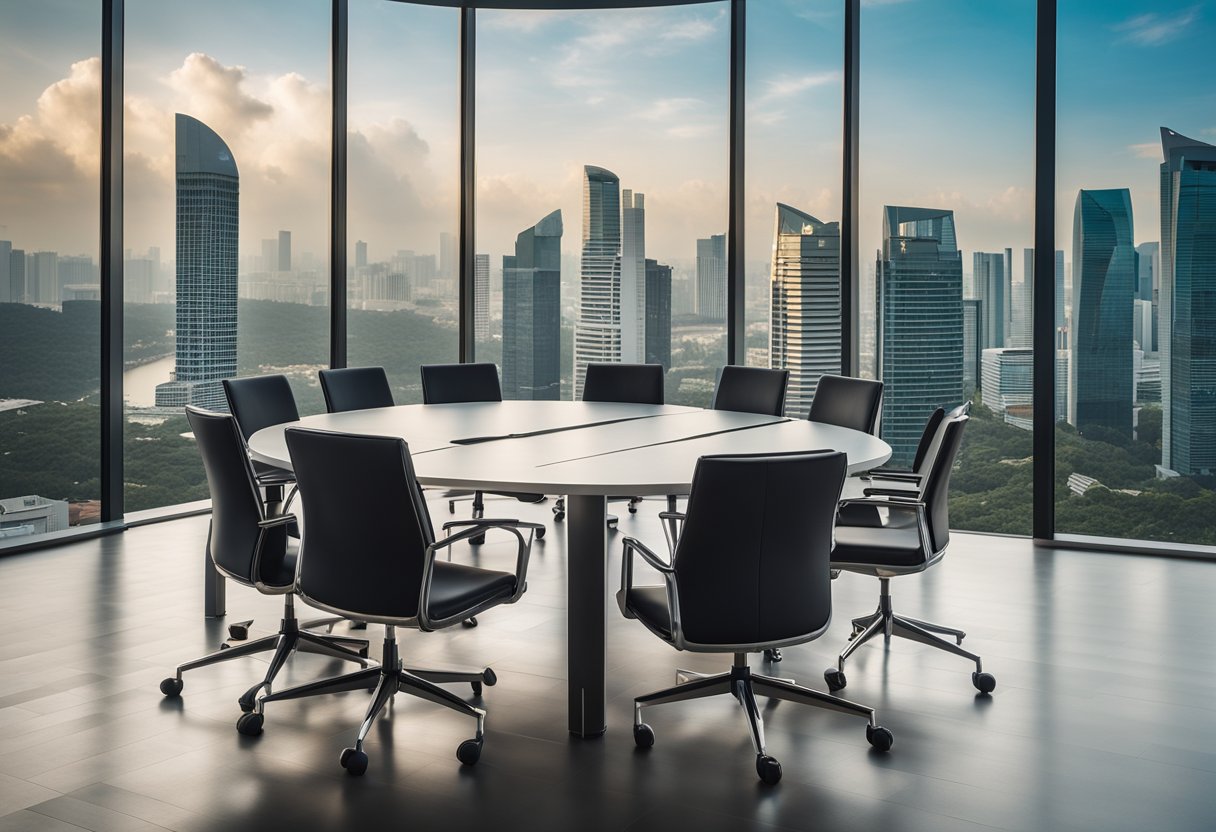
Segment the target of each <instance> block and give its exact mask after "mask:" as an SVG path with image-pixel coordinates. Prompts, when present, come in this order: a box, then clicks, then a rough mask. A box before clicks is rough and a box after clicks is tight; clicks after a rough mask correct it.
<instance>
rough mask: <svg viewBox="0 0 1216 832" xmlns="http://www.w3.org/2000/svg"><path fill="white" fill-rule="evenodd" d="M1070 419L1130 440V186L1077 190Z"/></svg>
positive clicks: (1081, 429)
mask: <svg viewBox="0 0 1216 832" xmlns="http://www.w3.org/2000/svg"><path fill="white" fill-rule="evenodd" d="M1072 235H1073V236H1072V256H1073V272H1072V275H1073V277H1072V325H1071V328H1070V332H1069V345H1070V348H1071V353H1072V372H1071V373H1070V374H1069V376H1070V381H1071V383H1070V385H1069V389H1068V421H1070V422H1071V423H1072V424H1073V425H1074V426H1075V427H1076V428H1077V430H1078V431H1079V432H1080V433H1082V434H1084V433H1085V432H1086V431H1088V430H1092V429H1093V428H1102V429H1106V430H1111V431H1115V432H1117V433H1118V434H1120V435H1122V436H1126V437H1127V438H1129V439H1130V438H1131V435H1132V297H1133V295H1134V285H1135V268H1136V266H1135V257H1136V250H1135V248H1134V246H1133V236H1132V200H1131V193H1130V192H1129V191H1128V189H1127V188H1116V189H1110V190H1094V191H1090V190H1081V191H1079V192H1078V193H1077V202H1076V208H1075V210H1074V212H1073V231H1072Z"/></svg>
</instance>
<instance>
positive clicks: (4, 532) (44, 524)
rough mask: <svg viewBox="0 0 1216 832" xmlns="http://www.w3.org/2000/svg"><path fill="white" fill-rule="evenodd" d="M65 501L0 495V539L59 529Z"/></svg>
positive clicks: (65, 520) (63, 524)
mask: <svg viewBox="0 0 1216 832" xmlns="http://www.w3.org/2000/svg"><path fill="white" fill-rule="evenodd" d="M67 527H68V504H67V502H66V501H64V500H48V499H47V498H46V497H39V496H36V495H31V496H24V497H6V498H0V540H4V539H12V538H17V537H27V536H30V535H36V534H47V533H48V532H58V531H63V530H64V529H66V528H67Z"/></svg>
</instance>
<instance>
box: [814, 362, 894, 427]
mask: <svg viewBox="0 0 1216 832" xmlns="http://www.w3.org/2000/svg"><path fill="white" fill-rule="evenodd" d="M881 410H882V382H881V381H874V380H873V379H868V378H849V377H848V376H833V375H825V376H821V377H820V378H819V383H818V384H817V385H816V386H815V397H814V398H813V399H811V409H810V411H809V412H808V413H807V416H806V418H807V419H809V420H810V421H812V422H822V423H823V424H825V425H839V426H840V427H842V428H852V429H853V430H860V431H864V432H865V433H877V431H878V415H879V412H880V411H881Z"/></svg>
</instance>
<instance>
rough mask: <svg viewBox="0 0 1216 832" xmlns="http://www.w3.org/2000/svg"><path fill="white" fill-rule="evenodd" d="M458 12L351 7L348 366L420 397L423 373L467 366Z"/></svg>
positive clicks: (401, 393)
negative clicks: (461, 297)
mask: <svg viewBox="0 0 1216 832" xmlns="http://www.w3.org/2000/svg"><path fill="white" fill-rule="evenodd" d="M459 38H460V12H459V10H457V9H442V8H435V7H430V6H415V5H411V4H408V3H396V2H388V0H355V2H352V3H351V4H350V65H349V66H350V77H349V89H350V92H349V97H350V101H349V107H348V111H347V118H348V123H349V131H350V132H349V134H348V138H347V142H348V158H349V160H348V173H347V175H348V184H347V194H348V204H347V212H348V213H347V224H348V226H347V228H348V235H349V236H348V244H349V250H348V252H347V257H348V262H347V265H348V269H347V281H348V286H347V298H348V306H349V311H348V318H347V333H348V341H347V361H348V363H349V364H350V366H352V367H359V366H378V367H384V368H385V370H386V371H387V372H388V376H389V381H390V383H391V385H392V387H393V395H394V397H395V398H396V401H397V403H398V404H410V403H416V402H421V401H422V387H421V382H420V379H419V376H418V365H420V364H437V363H448V362H454V361H457V360H458V359H459V354H460V341H459V338H460V334H459V327H458V323H459V321H458V308H457V287H458V281H457V272H458V268H459V267H458V264H457V246H456V238H457V229H458V225H457V223H458V211H459V197H460V159H459V153H460V113H459V97H458V89H457V85H458V82H459V78H460V49H459V47H460V40H459Z"/></svg>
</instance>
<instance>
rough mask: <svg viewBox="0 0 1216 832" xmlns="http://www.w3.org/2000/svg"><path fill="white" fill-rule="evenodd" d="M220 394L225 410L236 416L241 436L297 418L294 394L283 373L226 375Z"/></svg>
mask: <svg viewBox="0 0 1216 832" xmlns="http://www.w3.org/2000/svg"><path fill="white" fill-rule="evenodd" d="M223 384H224V397H225V398H227V399H228V410H229V411H230V412H231V413H232V415H233V416H235V417H236V423H237V426H238V427H240V429H241V436H243V437H245V439H246V441H248V439H249V437H251V436H253V435H254V434H255V433H257V432H258V431H260V430H261V429H262V428H268V427H270V426H271V425H281V424H283V423H285V422H295V421H298V420H299V418H300V411H298V410H296V397H295V395H294V394H293V393H292V392H291V385H290V384H288V383H287V376H283V375H270V376H251V377H250V378H226V379H224V381H223Z"/></svg>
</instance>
